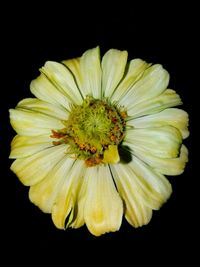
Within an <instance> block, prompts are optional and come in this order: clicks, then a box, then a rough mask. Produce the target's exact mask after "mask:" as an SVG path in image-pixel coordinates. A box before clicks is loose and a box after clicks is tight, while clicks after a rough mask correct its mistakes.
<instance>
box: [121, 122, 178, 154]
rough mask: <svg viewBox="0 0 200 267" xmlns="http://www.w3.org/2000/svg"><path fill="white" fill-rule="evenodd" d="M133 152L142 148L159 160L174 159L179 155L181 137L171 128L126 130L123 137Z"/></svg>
mask: <svg viewBox="0 0 200 267" xmlns="http://www.w3.org/2000/svg"><path fill="white" fill-rule="evenodd" d="M125 142H126V143H125V144H127V145H128V146H129V147H130V148H131V149H132V150H133V151H134V150H135V149H137V147H138V148H142V149H144V150H145V151H147V152H150V153H152V154H153V155H155V156H157V157H160V158H175V157H177V156H178V154H179V149H180V145H181V142H182V136H181V133H180V132H179V130H177V129H176V128H174V127H172V126H168V125H167V126H163V127H158V128H144V129H131V130H128V131H127V133H126V137H125Z"/></svg>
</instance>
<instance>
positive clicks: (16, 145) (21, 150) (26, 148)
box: [10, 135, 53, 159]
mask: <svg viewBox="0 0 200 267" xmlns="http://www.w3.org/2000/svg"><path fill="white" fill-rule="evenodd" d="M52 140H53V139H52V138H50V137H49V135H39V136H21V135H16V136H15V137H14V138H13V140H12V143H11V154H10V158H11V159H14V158H24V157H27V156H31V155H33V154H35V153H37V152H39V151H42V150H44V149H46V148H48V147H52V146H53V144H52Z"/></svg>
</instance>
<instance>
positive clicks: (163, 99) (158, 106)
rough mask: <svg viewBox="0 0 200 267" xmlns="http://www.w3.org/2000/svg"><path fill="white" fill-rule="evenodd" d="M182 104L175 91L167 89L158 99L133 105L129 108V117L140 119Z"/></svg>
mask: <svg viewBox="0 0 200 267" xmlns="http://www.w3.org/2000/svg"><path fill="white" fill-rule="evenodd" d="M181 104H182V101H181V99H180V96H179V95H178V94H176V92H175V91H174V90H171V89H167V90H165V92H164V93H162V94H161V95H159V96H157V97H154V98H151V99H148V100H146V101H142V102H140V103H138V104H136V105H132V107H129V108H128V115H129V116H130V119H133V118H138V117H141V116H144V115H149V114H153V113H156V112H159V111H161V110H164V109H166V108H169V107H174V106H178V105H181Z"/></svg>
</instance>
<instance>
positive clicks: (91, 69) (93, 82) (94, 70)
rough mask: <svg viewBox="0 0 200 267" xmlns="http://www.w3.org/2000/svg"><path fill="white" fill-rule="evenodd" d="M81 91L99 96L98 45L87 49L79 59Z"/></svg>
mask: <svg viewBox="0 0 200 267" xmlns="http://www.w3.org/2000/svg"><path fill="white" fill-rule="evenodd" d="M80 70H81V77H82V86H81V89H82V93H83V95H84V97H86V96H87V95H92V96H93V97H94V98H101V65H100V52H99V47H96V48H93V49H90V50H87V51H86V52H85V53H84V54H83V55H82V57H81V59H80Z"/></svg>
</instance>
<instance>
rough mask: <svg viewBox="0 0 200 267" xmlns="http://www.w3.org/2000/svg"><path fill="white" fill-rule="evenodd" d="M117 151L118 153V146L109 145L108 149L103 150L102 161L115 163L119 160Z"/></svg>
mask: <svg viewBox="0 0 200 267" xmlns="http://www.w3.org/2000/svg"><path fill="white" fill-rule="evenodd" d="M119 160H120V158H119V153H118V146H116V145H109V146H108V149H107V150H105V152H104V154H103V162H104V163H108V164H109V163H110V164H111V163H117V162H119Z"/></svg>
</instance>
